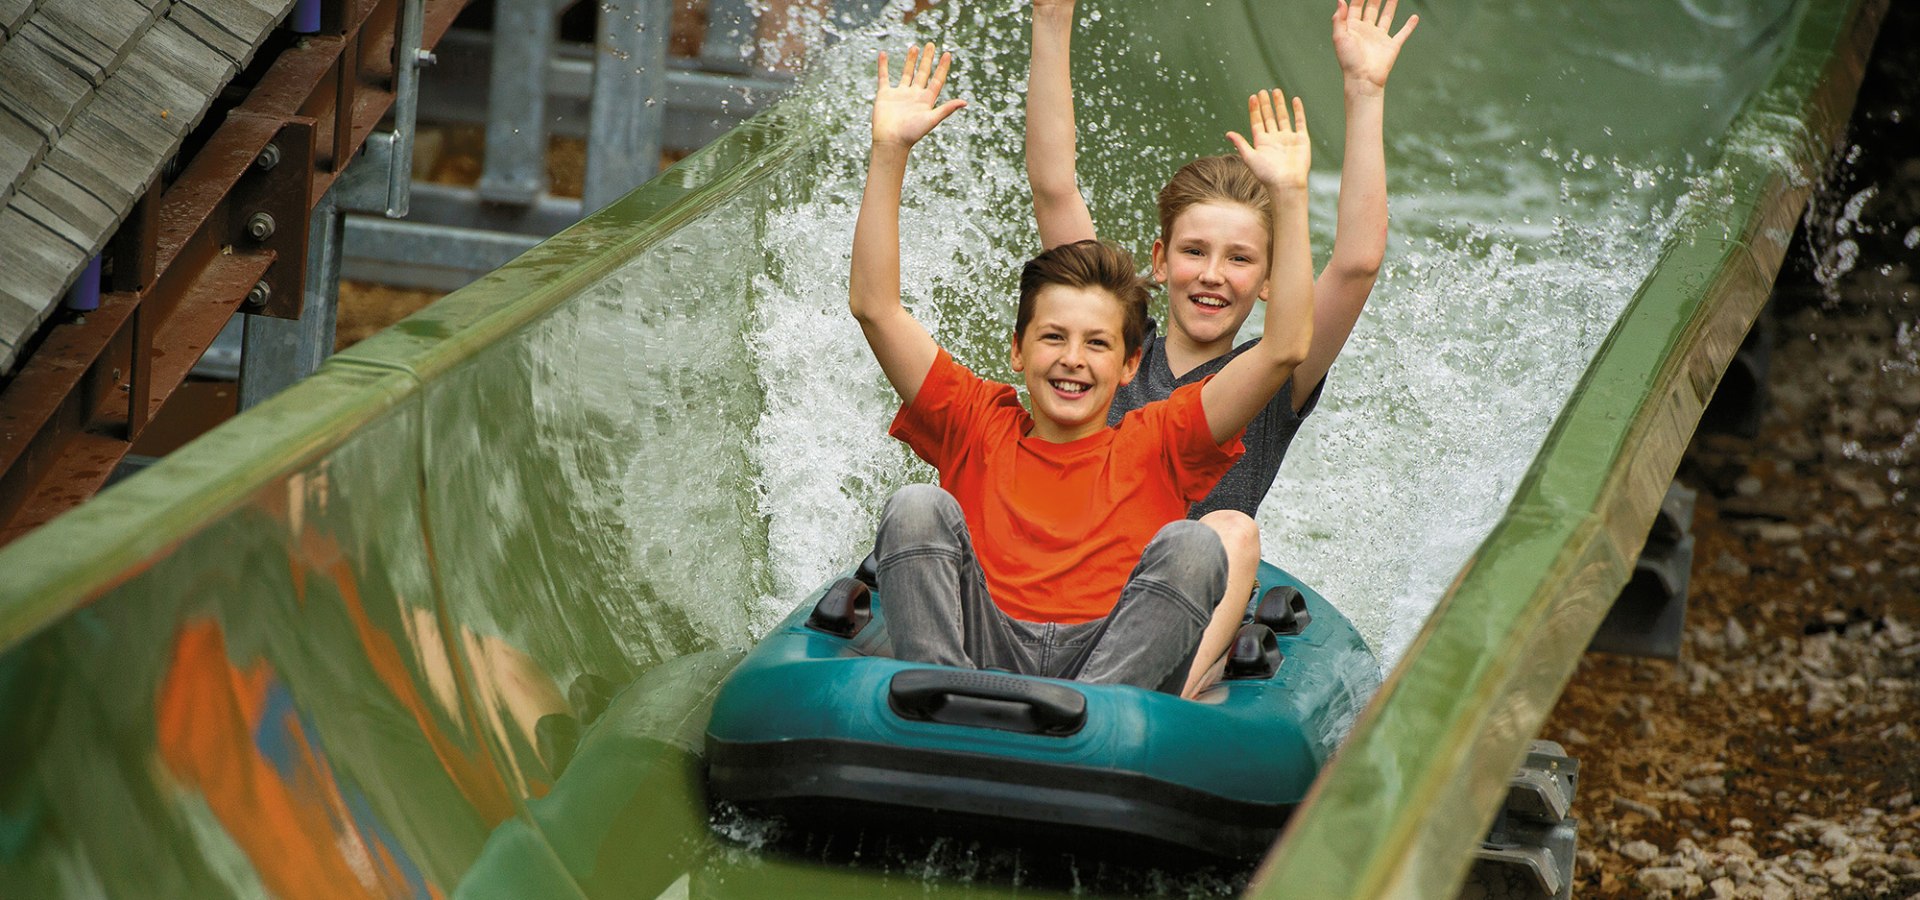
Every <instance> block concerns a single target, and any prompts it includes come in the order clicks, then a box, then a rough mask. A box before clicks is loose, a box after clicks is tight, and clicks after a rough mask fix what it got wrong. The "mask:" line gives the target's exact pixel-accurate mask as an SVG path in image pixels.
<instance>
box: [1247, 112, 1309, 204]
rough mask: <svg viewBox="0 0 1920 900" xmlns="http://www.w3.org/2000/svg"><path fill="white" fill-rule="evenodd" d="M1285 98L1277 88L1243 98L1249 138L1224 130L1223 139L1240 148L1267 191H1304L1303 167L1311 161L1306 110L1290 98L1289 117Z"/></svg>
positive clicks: (1305, 176)
mask: <svg viewBox="0 0 1920 900" xmlns="http://www.w3.org/2000/svg"><path fill="white" fill-rule="evenodd" d="M1286 111H1287V98H1286V96H1285V95H1283V94H1282V93H1281V92H1280V89H1279V88H1274V89H1273V90H1271V91H1261V92H1260V93H1258V94H1254V95H1253V96H1251V97H1248V98H1247V119H1248V129H1249V130H1250V131H1251V132H1252V133H1253V141H1252V142H1251V143H1249V142H1248V141H1247V139H1246V138H1243V137H1241V136H1240V135H1239V134H1238V133H1237V132H1232V131H1229V132H1227V140H1229V141H1232V142H1233V146H1234V149H1236V150H1239V151H1240V158H1241V159H1242V160H1244V161H1246V164H1247V168H1249V169H1251V170H1253V174H1254V176H1255V177H1257V178H1259V179H1260V182H1261V183H1262V184H1265V185H1266V186H1267V189H1268V190H1270V191H1282V190H1301V191H1304V190H1306V187H1307V170H1308V168H1310V167H1311V165H1312V163H1313V146H1312V144H1310V143H1309V142H1308V140H1307V109H1306V106H1305V105H1304V104H1302V103H1301V102H1300V98H1299V97H1295V98H1293V116H1292V118H1291V120H1289V118H1288V117H1287V116H1286V115H1285V113H1286Z"/></svg>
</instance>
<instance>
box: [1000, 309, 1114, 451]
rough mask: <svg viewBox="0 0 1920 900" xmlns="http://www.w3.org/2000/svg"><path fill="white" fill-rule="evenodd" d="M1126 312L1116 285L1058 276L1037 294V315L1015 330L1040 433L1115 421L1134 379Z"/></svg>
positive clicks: (1069, 435)
mask: <svg viewBox="0 0 1920 900" xmlns="http://www.w3.org/2000/svg"><path fill="white" fill-rule="evenodd" d="M1124 327H1125V312H1124V310H1123V308H1122V306H1121V304H1120V301H1119V300H1118V299H1117V298H1115V297H1114V296H1113V294H1112V293H1111V292H1108V291H1106V290H1102V289H1100V288H1096V287H1069V286H1067V285H1062V284H1050V285H1047V286H1045V287H1043V288H1041V289H1040V291H1039V293H1038V294H1036V295H1034V298H1033V318H1032V319H1031V320H1030V321H1029V322H1028V323H1027V327H1026V330H1025V331H1024V332H1021V333H1019V334H1015V335H1014V337H1013V370H1014V371H1015V372H1019V373H1020V374H1021V375H1022V376H1024V377H1025V379H1026V385H1027V396H1028V398H1029V402H1030V403H1031V404H1032V408H1033V421H1034V425H1033V435H1034V436H1035V437H1038V438H1040V439H1042V440H1046V441H1052V442H1054V443H1066V442H1067V441H1073V440H1078V439H1080V438H1083V437H1086V436H1088V435H1090V434H1093V433H1095V432H1097V431H1099V430H1100V429H1102V428H1105V427H1107V408H1108V407H1110V406H1112V405H1113V392H1114V391H1116V390H1119V388H1120V386H1121V385H1123V384H1126V383H1127V382H1129V381H1132V380H1133V375H1134V372H1135V371H1136V370H1138V369H1139V367H1140V354H1139V353H1138V352H1134V353H1128V352H1127V349H1126V344H1125V338H1124V336H1123V328H1124Z"/></svg>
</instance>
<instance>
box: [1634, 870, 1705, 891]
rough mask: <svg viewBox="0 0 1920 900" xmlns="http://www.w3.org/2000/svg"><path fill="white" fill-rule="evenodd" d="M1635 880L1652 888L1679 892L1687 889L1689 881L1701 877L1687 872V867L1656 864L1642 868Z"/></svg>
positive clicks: (1694, 880)
mask: <svg viewBox="0 0 1920 900" xmlns="http://www.w3.org/2000/svg"><path fill="white" fill-rule="evenodd" d="M1634 880H1635V881H1638V882H1640V885H1641V886H1642V887H1645V888H1648V889H1650V890H1656V891H1674V892H1676V893H1678V892H1682V891H1685V890H1687V882H1689V881H1693V882H1698V881H1699V880H1700V879H1699V878H1698V877H1696V876H1693V875H1689V874H1687V871H1686V870H1685V869H1680V868H1676V867H1673V866H1654V867H1652V868H1648V869H1641V870H1640V873H1639V874H1638V875H1635V876H1634Z"/></svg>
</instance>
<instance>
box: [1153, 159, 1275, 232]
mask: <svg viewBox="0 0 1920 900" xmlns="http://www.w3.org/2000/svg"><path fill="white" fill-rule="evenodd" d="M1211 202H1226V203H1239V204H1241V205H1243V206H1246V207H1248V208H1250V209H1252V210H1253V211H1254V212H1256V213H1259V215H1260V221H1261V223H1262V224H1264V225H1266V226H1267V237H1268V238H1269V239H1271V238H1272V237H1273V198H1272V197H1270V196H1268V194H1267V188H1266V186H1265V185H1263V184H1261V183H1260V179H1259V178H1257V177H1255V176H1254V174H1253V170H1252V169H1249V168H1247V163H1246V161H1245V160H1242V159H1241V158H1240V157H1238V156H1203V157H1200V158H1199V159H1196V160H1194V161H1193V162H1190V163H1187V164H1186V165H1184V166H1181V167H1180V171H1178V172H1175V173H1173V178H1172V180H1170V181H1168V182H1167V186H1166V187H1163V188H1161V189H1160V241H1161V242H1162V243H1167V242H1169V241H1172V240H1173V220H1174V219H1177V218H1179V217H1180V214H1181V213H1183V212H1186V211H1187V208H1188V207H1190V206H1195V205H1197V204H1201V203H1211Z"/></svg>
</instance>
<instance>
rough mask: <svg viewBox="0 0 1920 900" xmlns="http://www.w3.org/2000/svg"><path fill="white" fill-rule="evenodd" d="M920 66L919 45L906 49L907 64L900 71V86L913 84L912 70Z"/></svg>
mask: <svg viewBox="0 0 1920 900" xmlns="http://www.w3.org/2000/svg"><path fill="white" fill-rule="evenodd" d="M919 65H920V45H918V44H915V45H913V46H911V47H908V48H907V64H906V66H905V67H904V68H902V69H901V70H900V86H901V87H906V86H908V85H910V84H913V70H914V69H915V68H916V67H918V66H919Z"/></svg>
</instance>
